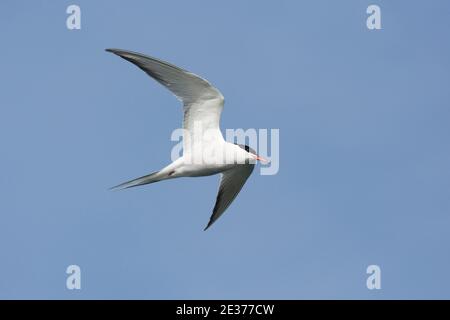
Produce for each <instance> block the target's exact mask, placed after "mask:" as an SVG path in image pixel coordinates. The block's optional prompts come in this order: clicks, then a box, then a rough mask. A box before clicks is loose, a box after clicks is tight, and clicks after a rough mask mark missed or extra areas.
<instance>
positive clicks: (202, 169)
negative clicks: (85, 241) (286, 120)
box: [106, 49, 268, 230]
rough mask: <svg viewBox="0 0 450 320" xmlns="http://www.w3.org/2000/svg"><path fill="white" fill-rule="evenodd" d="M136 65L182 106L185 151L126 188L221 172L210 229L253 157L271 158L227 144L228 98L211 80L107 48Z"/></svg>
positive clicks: (121, 186)
mask: <svg viewBox="0 0 450 320" xmlns="http://www.w3.org/2000/svg"><path fill="white" fill-rule="evenodd" d="M106 51H108V52H112V53H114V54H116V55H118V56H120V57H122V58H123V59H125V60H128V61H129V62H131V63H133V64H135V65H136V66H137V67H139V68H140V69H142V70H143V71H144V72H145V73H147V74H148V75H149V76H150V77H152V78H153V79H155V80H156V81H157V82H159V83H160V84H162V85H163V86H165V87H166V88H167V89H169V90H170V91H171V92H172V93H173V94H174V95H175V96H176V97H177V98H178V99H179V100H180V101H181V102H182V104H183V115H184V117H183V155H182V156H181V157H180V158H178V159H177V160H175V161H173V162H172V163H171V164H169V165H168V166H166V167H164V168H163V169H161V170H159V171H156V172H153V173H150V174H148V175H145V176H143V177H140V178H137V179H133V180H131V181H127V182H124V183H122V184H119V185H118V186H115V187H113V188H112V189H125V188H131V187H136V186H141V185H145V184H149V183H154V182H158V181H162V180H168V179H174V178H180V177H199V176H209V175H213V174H218V173H220V174H221V180H220V186H219V192H218V194H217V198H216V204H215V206H214V209H213V212H212V215H211V217H210V219H209V222H208V224H207V225H206V227H205V229H204V230H206V229H208V228H209V227H210V226H211V225H212V224H213V223H214V222H215V221H216V220H217V219H218V218H219V217H220V216H221V215H222V214H223V213H224V212H225V210H226V209H227V208H228V207H229V205H230V204H231V202H233V200H234V199H235V198H236V196H237V195H238V193H239V191H240V190H241V189H242V187H243V186H244V184H245V182H246V181H247V179H248V177H249V176H250V174H251V173H252V171H253V169H254V166H255V161H256V160H259V161H263V162H268V161H267V160H265V159H263V158H261V157H260V156H259V155H258V154H256V152H255V151H254V150H253V149H251V148H250V147H249V146H246V145H238V144H234V143H229V142H227V141H225V140H224V138H223V136H222V132H221V131H220V126H219V122H220V115H221V113H222V109H223V104H224V98H223V95H222V94H221V93H220V91H219V90H218V89H216V88H215V87H213V86H212V85H211V84H210V83H209V82H208V81H207V80H205V79H203V78H201V77H199V76H197V75H195V74H193V73H191V72H189V71H186V70H183V69H181V68H179V67H177V66H174V65H172V64H170V63H168V62H165V61H162V60H159V59H156V58H152V57H149V56H146V55H143V54H140V53H136V52H132V51H127V50H120V49H106Z"/></svg>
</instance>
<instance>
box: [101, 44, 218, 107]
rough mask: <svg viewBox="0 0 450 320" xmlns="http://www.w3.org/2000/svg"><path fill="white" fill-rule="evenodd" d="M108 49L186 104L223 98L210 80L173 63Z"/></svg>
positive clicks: (125, 51) (130, 52)
mask: <svg viewBox="0 0 450 320" xmlns="http://www.w3.org/2000/svg"><path fill="white" fill-rule="evenodd" d="M106 51H108V52H112V53H114V54H116V55H118V56H120V57H122V58H123V59H125V60H128V61H130V62H131V63H133V64H135V65H136V66H138V67H139V68H141V69H142V70H143V71H145V72H146V73H147V74H148V75H149V76H151V77H152V78H154V79H155V80H156V81H158V82H159V83H160V84H162V85H163V86H165V87H166V88H167V89H169V90H170V91H172V93H173V94H174V95H175V96H176V97H177V98H178V99H179V100H181V101H182V102H183V104H184V105H189V104H192V103H194V102H197V101H199V100H209V99H217V98H219V99H223V96H222V94H221V93H220V91H219V90H217V89H216V88H214V87H213V86H212V85H211V84H210V83H209V82H208V81H206V80H205V79H203V78H201V77H199V76H197V75H195V74H193V73H191V72H189V71H186V70H183V69H181V68H179V67H177V66H174V65H173V64H170V63H168V62H165V61H162V60H159V59H156V58H153V57H149V56H146V55H143V54H140V53H137V52H132V51H128V50H121V49H106Z"/></svg>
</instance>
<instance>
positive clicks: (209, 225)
mask: <svg viewBox="0 0 450 320" xmlns="http://www.w3.org/2000/svg"><path fill="white" fill-rule="evenodd" d="M213 223H214V221H212V220H209V222H208V224H207V225H206V227H205V229H203V231H206V230H208V229H209V227H211V226H212V224H213Z"/></svg>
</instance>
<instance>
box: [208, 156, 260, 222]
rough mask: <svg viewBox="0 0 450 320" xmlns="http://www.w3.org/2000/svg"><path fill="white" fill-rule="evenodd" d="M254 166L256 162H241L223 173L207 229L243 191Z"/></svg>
mask: <svg viewBox="0 0 450 320" xmlns="http://www.w3.org/2000/svg"><path fill="white" fill-rule="evenodd" d="M254 167H255V165H254V164H241V165H237V166H236V167H234V168H233V169H230V170H227V171H225V172H223V173H222V178H221V180H220V187H219V192H218V194H217V199H216V205H215V206H214V210H213V213H212V215H211V218H210V219H209V222H208V225H207V226H206V228H205V230H206V229H208V228H209V227H210V226H211V225H212V224H213V223H214V222H215V221H216V220H217V219H219V218H220V216H221V215H222V214H223V213H224V212H225V210H226V209H227V208H228V207H229V206H230V204H231V203H232V202H233V200H234V199H235V198H236V196H237V195H238V193H239V191H241V189H242V187H243V186H244V184H245V182H246V181H247V179H248V177H250V175H251V174H252V171H253V168H254Z"/></svg>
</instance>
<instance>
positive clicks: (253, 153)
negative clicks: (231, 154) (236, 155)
mask: <svg viewBox="0 0 450 320" xmlns="http://www.w3.org/2000/svg"><path fill="white" fill-rule="evenodd" d="M235 145H237V146H238V147H239V148H241V149H243V150H245V151H246V152H247V159H248V160H257V161H261V162H263V163H269V162H270V161H269V160H267V159H264V158H263V157H261V156H259V155H258V154H257V153H256V151H255V150H254V149H252V148H250V147H249V146H248V145H243V144H237V143H235Z"/></svg>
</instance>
